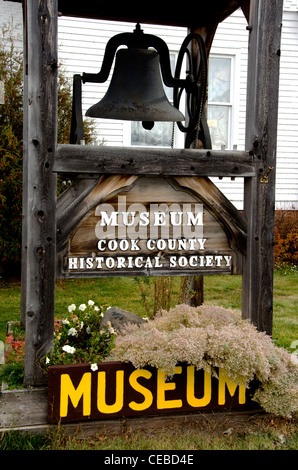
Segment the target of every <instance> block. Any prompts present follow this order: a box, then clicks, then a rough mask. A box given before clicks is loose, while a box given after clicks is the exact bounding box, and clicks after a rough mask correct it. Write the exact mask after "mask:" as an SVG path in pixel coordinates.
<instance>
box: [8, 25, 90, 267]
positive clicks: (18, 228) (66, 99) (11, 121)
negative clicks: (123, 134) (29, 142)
mask: <svg viewBox="0 0 298 470" xmlns="http://www.w3.org/2000/svg"><path fill="white" fill-rule="evenodd" d="M2 38H3V40H2V41H1V43H0V80H1V81H2V82H4V89H5V102H4V104H0V266H1V265H2V267H4V269H6V270H8V268H9V266H11V267H13V268H15V267H16V266H19V264H20V261H21V240H22V151H23V52H22V51H20V50H19V49H18V48H17V47H16V27H15V26H14V25H13V22H12V21H11V22H10V23H9V24H7V25H4V26H3V27H2ZM71 109H72V85H71V84H70V82H69V80H68V78H67V77H66V74H65V71H64V70H63V68H62V67H61V66H60V68H59V79H58V137H57V140H58V142H59V143H68V142H69V135H70V125H71ZM84 132H85V135H84V138H85V142H86V144H88V143H90V141H91V140H92V139H93V133H94V126H93V123H92V122H84ZM62 188H63V185H62V183H61V181H60V180H59V178H58V192H61V191H62Z"/></svg>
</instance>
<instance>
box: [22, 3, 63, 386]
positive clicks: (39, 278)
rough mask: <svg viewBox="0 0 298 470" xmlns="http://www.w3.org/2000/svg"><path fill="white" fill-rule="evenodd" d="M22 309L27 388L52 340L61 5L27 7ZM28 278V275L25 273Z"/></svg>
mask: <svg viewBox="0 0 298 470" xmlns="http://www.w3.org/2000/svg"><path fill="white" fill-rule="evenodd" d="M24 12H25V15H24V17H25V18H26V21H25V28H24V34H25V42H26V45H27V48H26V49H27V50H26V66H25V75H26V76H25V80H24V84H25V93H24V115H25V125H26V129H25V131H24V184H25V193H24V194H25V196H26V197H25V198H24V204H25V207H24V208H23V210H24V218H25V225H24V231H25V233H24V238H23V240H24V242H25V243H26V246H25V247H24V249H23V266H25V267H26V268H25V269H26V273H25V276H24V278H23V279H22V283H23V289H22V291H23V305H24V312H25V315H24V316H25V326H26V347H25V348H26V349H25V385H32V386H37V385H39V384H42V383H43V382H44V381H45V378H46V376H45V377H44V376H43V374H42V371H41V369H40V368H39V367H38V361H39V359H40V358H41V357H42V356H44V355H45V354H46V352H47V351H48V350H49V349H50V347H51V345H52V340H53V325H54V298H55V258H56V222H55V208H56V176H55V174H54V173H53V171H52V169H53V160H54V155H55V146H56V123H57V98H56V97H57V1H55V0H54V1H53V0H38V1H35V2H31V1H28V2H24ZM23 273H24V269H23Z"/></svg>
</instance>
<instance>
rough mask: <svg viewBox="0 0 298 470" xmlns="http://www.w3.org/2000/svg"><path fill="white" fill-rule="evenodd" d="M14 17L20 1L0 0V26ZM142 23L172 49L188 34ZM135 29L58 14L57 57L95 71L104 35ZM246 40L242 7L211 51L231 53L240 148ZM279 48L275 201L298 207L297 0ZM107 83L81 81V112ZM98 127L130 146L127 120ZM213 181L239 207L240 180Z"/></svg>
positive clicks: (235, 140)
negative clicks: (85, 82)
mask: <svg viewBox="0 0 298 470" xmlns="http://www.w3.org/2000/svg"><path fill="white" fill-rule="evenodd" d="M12 16H13V17H14V23H15V24H16V23H19V24H20V25H21V24H22V6H21V4H18V3H14V2H4V1H3V0H0V26H1V24H3V23H7V21H9V19H10V18H11V17H12ZM142 28H143V29H144V31H145V32H146V33H150V34H155V35H157V36H160V37H162V38H163V39H164V40H165V41H166V43H167V44H168V46H169V49H170V51H171V52H178V51H179V49H180V45H181V43H182V40H183V39H184V37H185V35H186V34H187V32H186V30H185V29H184V28H172V27H164V26H152V25H142ZM133 29H134V24H133V23H119V22H114V23H112V22H104V21H98V20H83V19H80V18H67V17H62V18H59V37H58V40H59V57H60V61H61V63H62V66H63V67H64V68H65V70H66V72H67V74H68V75H69V77H72V76H73V74H75V73H82V72H98V71H99V70H100V67H101V63H102V59H103V55H104V50H105V46H106V43H107V40H108V39H109V38H110V37H112V36H114V35H115V34H117V33H120V32H126V31H132V30H133ZM20 31H21V29H20ZM247 41H248V32H247V31H246V20H245V18H244V17H243V15H242V13H241V11H237V12H235V13H234V14H233V15H232V16H231V17H229V18H227V19H226V20H225V21H224V22H223V23H221V24H220V25H219V27H218V30H217V32H216V36H215V39H214V42H213V46H212V51H211V53H212V54H223V55H231V56H232V57H233V85H232V86H233V111H234V112H233V117H234V119H233V122H232V132H231V146H233V145H237V148H238V149H239V150H241V149H243V148H244V141H245V112H246V69H247ZM281 51H282V55H281V70H280V93H279V122H278V148H277V175H276V205H277V207H281V208H288V207H291V206H292V205H294V206H295V207H296V208H298V158H297V157H298V155H297V153H298V152H297V146H298V0H284V17H283V30H282V44H281ZM107 86H108V84H107V83H105V84H85V85H83V109H84V111H85V110H86V109H88V107H89V106H91V104H94V103H95V102H96V101H99V99H100V98H101V97H102V96H103V95H104V93H105V91H106V89H107ZM97 128H98V139H102V138H104V139H105V142H106V145H128V144H129V142H130V125H129V123H128V122H121V121H110V120H101V121H99V122H98V123H97ZM180 134H181V133H180ZM181 137H182V139H183V136H181ZM181 144H182V141H181V139H180V142H179V143H178V146H183V144H182V145H181ZM213 181H214V182H215V183H216V184H217V185H218V186H219V187H220V188H221V190H222V191H223V192H224V193H225V194H226V196H227V197H229V199H231V200H232V202H233V203H234V204H235V205H236V206H237V207H238V208H239V209H241V208H242V201H243V181H242V179H240V178H239V179H236V180H235V181H231V180H230V179H228V178H224V179H223V180H219V179H218V178H214V179H213Z"/></svg>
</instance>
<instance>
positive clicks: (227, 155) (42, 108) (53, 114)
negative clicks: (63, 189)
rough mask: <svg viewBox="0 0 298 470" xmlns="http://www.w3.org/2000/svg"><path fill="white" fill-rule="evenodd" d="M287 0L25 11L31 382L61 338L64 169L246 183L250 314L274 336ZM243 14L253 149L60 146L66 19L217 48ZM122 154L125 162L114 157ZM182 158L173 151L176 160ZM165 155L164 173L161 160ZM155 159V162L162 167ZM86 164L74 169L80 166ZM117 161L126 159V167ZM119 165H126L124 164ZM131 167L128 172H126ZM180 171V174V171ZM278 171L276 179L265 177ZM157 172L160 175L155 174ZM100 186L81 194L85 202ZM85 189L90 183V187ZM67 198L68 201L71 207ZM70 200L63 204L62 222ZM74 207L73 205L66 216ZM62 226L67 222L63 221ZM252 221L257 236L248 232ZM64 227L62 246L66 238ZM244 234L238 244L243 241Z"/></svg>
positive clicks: (240, 218)
mask: <svg viewBox="0 0 298 470" xmlns="http://www.w3.org/2000/svg"><path fill="white" fill-rule="evenodd" d="M282 6H283V1H282V0H270V1H269V0H250V1H249V0H238V1H236V0H212V1H209V2H207V1H205V0H204V1H196V2H190V3H189V4H188V5H187V8H178V9H176V7H175V8H173V9H172V11H170V12H169V11H168V10H167V11H165V10H164V9H161V10H160V8H159V7H160V5H159V4H158V2H151V4H150V5H149V6H148V7H147V8H146V13H144V14H141V17H139V16H138V13H136V9H135V7H134V5H133V6H129V5H127V4H120V6H118V7H117V17H115V15H114V14H113V9H112V7H111V6H110V5H109V4H108V3H100V4H98V3H97V2H92V1H86V2H84V3H81V4H80V3H78V2H71V1H67V0H59V1H58V0H36V1H34V2H33V1H27V0H24V1H23V9H24V60H25V63H24V65H25V66H24V184H23V214H24V215H23V257H22V313H21V321H22V323H23V324H24V325H25V326H26V352H25V385H27V386H29V385H30V386H37V385H40V384H42V383H43V382H44V377H43V375H42V372H41V371H40V370H39V367H38V360H39V359H40V358H41V357H42V356H43V355H44V354H45V353H46V352H47V351H48V350H49V349H50V347H51V345H52V340H53V322H54V299H55V270H56V240H57V226H56V216H57V215H56V212H57V205H56V172H61V173H72V174H73V173H76V174H80V173H83V174H92V175H96V174H97V175H99V174H102V175H105V174H119V175H121V174H122V175H123V174H127V175H128V178H131V177H132V176H131V175H140V174H144V173H146V172H147V173H148V174H152V173H153V174H154V172H156V171H159V172H161V174H164V175H172V176H173V175H174V176H175V177H177V178H180V179H181V180H180V181H183V178H187V177H189V176H196V177H198V178H199V177H203V178H208V176H233V177H234V176H241V177H243V178H244V181H245V184H244V214H243V215H241V214H237V215H236V213H235V212H234V211H231V212H230V216H231V219H230V227H232V226H233V227H234V228H235V227H236V226H238V229H237V230H238V235H239V230H240V227H241V230H240V232H241V231H242V230H243V235H244V236H245V238H246V240H247V241H246V250H245V253H243V259H242V261H243V303H242V313H243V316H244V317H246V318H249V319H250V320H251V321H252V322H253V323H254V324H255V325H256V326H257V328H258V329H259V330H262V331H266V332H267V333H268V334H271V333H272V313H273V243H274V210H275V168H276V134H277V102H278V87H279V56H280V37H281V19H282ZM239 7H241V8H242V10H243V11H244V14H245V16H246V18H247V20H248V29H249V31H250V37H249V50H248V77H247V78H248V79H247V84H248V88H247V118H246V150H245V151H233V152H230V151H216V152H214V151H212V150H211V151H209V152H206V150H181V151H178V150H174V149H173V151H171V160H172V162H173V163H172V167H171V166H170V167H169V155H168V154H169V151H167V152H163V151H160V152H158V153H156V152H155V151H152V152H151V154H150V152H149V153H146V152H144V153H143V155H142V156H141V157H138V156H137V154H136V151H135V149H131V148H124V149H117V150H116V149H112V150H111V149H108V150H107V149H105V148H104V147H97V148H95V149H92V150H90V148H88V146H80V145H79V146H76V148H75V149H74V146H72V145H69V146H67V145H66V146H59V145H57V137H56V135H57V129H56V125H57V64H58V52H57V17H58V12H61V13H62V14H64V15H70V16H81V17H86V18H100V19H113V20H123V21H133V22H137V21H139V22H140V23H155V24H165V25H178V26H185V27H188V29H189V30H190V31H191V32H198V33H200V34H201V35H202V36H203V38H204V40H205V43H206V46H207V50H208V51H210V47H211V44H212V40H213V37H214V34H215V31H216V28H217V26H218V24H219V23H220V22H221V21H223V20H224V19H225V18H226V17H227V16H229V15H230V14H232V13H233V12H234V11H235V10H236V9H237V8H239ZM113 152H114V153H115V152H117V160H116V163H115V159H113V158H112V153H113ZM172 152H173V153H172ZM155 158H156V165H155V169H152V168H151V167H152V163H151V165H149V163H150V162H152V161H153V160H154V159H155ZM154 161H155V160H154ZM71 162H72V163H74V162H75V163H76V164H75V165H73V166H72V163H71ZM117 162H120V163H121V164H120V169H119V165H118V163H117ZM117 165H118V166H117ZM123 165H124V167H123ZM173 167H175V168H173ZM269 169H273V170H272V171H271V173H270V176H269V177H268V178H267V177H263V175H265V174H266V173H267V170H269ZM150 172H151V173H150ZM93 184H97V181H96V178H95V179H94V178H93V180H92V182H90V181H89V182H88V183H86V182H85V183H84V182H82V183H80V184H79V185H78V186H77V187H76V188H75V190H76V192H77V194H78V197H77V196H76V195H75V196H74V199H75V200H76V203H77V202H78V200H79V199H80V198H81V199H82V198H83V197H84V191H85V192H87V193H88V192H90V188H92V185H93ZM84 185H85V186H84ZM65 201H66V200H64V202H65ZM62 206H63V200H61V201H60V202H59V203H58V211H60V216H59V217H60V218H61V217H62V215H61V214H63V211H62ZM65 210H66V211H67V209H66V208H65V207H64V211H65ZM60 220H61V219H60ZM246 224H247V229H246V228H245V229H244V226H245V225H246ZM60 235H61V234H59V227H58V241H59V236H60ZM238 235H237V240H239V238H238Z"/></svg>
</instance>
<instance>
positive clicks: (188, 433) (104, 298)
mask: <svg viewBox="0 0 298 470" xmlns="http://www.w3.org/2000/svg"><path fill="white" fill-rule="evenodd" d="M297 281H298V274H297V272H290V273H287V274H284V273H282V272H275V275H274V314H273V339H274V341H275V343H276V345H277V346H280V347H283V348H286V349H288V350H289V351H290V352H293V350H291V343H292V342H293V341H295V340H297V339H298V334H297V331H298V318H297V305H298V288H297V285H298V283H297ZM241 283H242V280H241V277H240V276H206V277H205V279H204V302H205V303H207V304H213V305H222V306H223V307H226V308H236V309H240V308H241ZM20 293H21V290H20V284H19V283H10V284H4V283H2V285H0V341H5V334H6V327H7V322H8V321H13V320H19V315H20ZM178 294H179V280H177V282H175V287H174V295H173V299H174V300H175V299H176V298H177V296H178ZM88 299H92V300H94V301H95V302H96V303H97V304H109V305H111V306H117V307H120V308H123V309H125V310H130V311H133V312H134V313H138V314H140V315H145V314H146V310H145V307H144V305H143V302H142V300H141V296H140V292H139V291H138V287H137V285H136V283H135V282H134V280H133V279H132V278H109V279H107V278H102V279H100V278H98V279H91V280H90V279H80V280H67V281H62V280H59V281H57V285H56V307H55V313H56V315H57V316H62V315H63V314H64V313H65V312H67V306H68V305H70V304H71V303H75V304H77V305H79V304H80V303H85V302H87V300H88ZM297 448H298V433H297V427H296V425H295V421H294V420H289V419H282V418H276V419H272V418H268V420H262V422H260V423H258V422H254V426H253V427H252V428H250V429H245V430H243V429H236V428H235V429H232V430H229V432H228V433H226V432H225V430H224V429H223V428H217V429H214V428H204V429H201V428H198V427H196V426H195V425H192V426H187V427H183V434H182V433H181V429H171V430H169V429H167V430H160V431H159V432H157V431H156V432H146V431H142V432H141V431H140V432H138V433H137V432H126V433H124V434H121V435H117V436H108V435H105V434H103V435H98V436H96V437H94V438H92V439H90V438H88V439H79V438H78V437H77V436H76V435H73V436H71V437H69V436H65V435H64V434H63V432H62V431H59V432H55V433H49V434H46V435H42V436H30V435H23V434H21V433H18V432H11V433H5V434H3V435H2V436H1V435H0V450H6V449H9V450H31V449H36V450H37V449H38V450H48V449H51V450H90V449H92V450H119V451H120V450H153V451H154V450H179V449H181V450H202V449H203V450H214V449H216V450H296V449H297Z"/></svg>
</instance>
